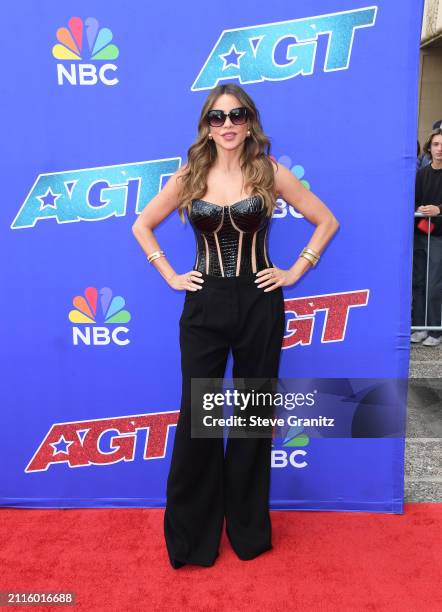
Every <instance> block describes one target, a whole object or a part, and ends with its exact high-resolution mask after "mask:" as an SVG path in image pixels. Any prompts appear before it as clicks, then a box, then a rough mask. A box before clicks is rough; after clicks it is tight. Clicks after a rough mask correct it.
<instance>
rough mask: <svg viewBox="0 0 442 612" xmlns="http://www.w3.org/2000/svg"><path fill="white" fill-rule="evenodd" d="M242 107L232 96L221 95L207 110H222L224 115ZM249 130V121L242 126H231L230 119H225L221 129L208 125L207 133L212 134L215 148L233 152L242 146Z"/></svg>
mask: <svg viewBox="0 0 442 612" xmlns="http://www.w3.org/2000/svg"><path fill="white" fill-rule="evenodd" d="M242 106H243V105H242V104H241V102H240V101H239V100H238V98H236V97H235V96H232V94H223V95H222V96H219V98H217V99H216V100H215V103H214V104H213V105H212V107H211V108H210V109H209V110H222V111H224V112H225V113H228V112H230V111H231V110H232V109H233V108H239V107H242ZM248 129H249V121H248V120H247V121H246V123H244V124H242V125H233V123H232V122H231V120H230V117H226V120H225V123H224V125H222V126H221V127H213V126H211V125H209V133H210V134H212V138H213V141H214V142H215V144H216V146H217V147H220V148H222V149H225V150H229V151H231V150H233V149H236V148H238V147H239V146H242V145H243V142H244V141H245V139H246V137H247V130H248Z"/></svg>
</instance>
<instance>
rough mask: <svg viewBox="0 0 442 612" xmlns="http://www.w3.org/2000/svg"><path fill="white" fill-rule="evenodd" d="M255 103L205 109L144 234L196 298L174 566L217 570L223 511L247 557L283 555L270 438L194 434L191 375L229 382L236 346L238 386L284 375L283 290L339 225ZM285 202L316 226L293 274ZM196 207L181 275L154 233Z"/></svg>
mask: <svg viewBox="0 0 442 612" xmlns="http://www.w3.org/2000/svg"><path fill="white" fill-rule="evenodd" d="M269 153H270V143H269V139H268V138H267V136H266V135H265V134H264V132H263V129H262V126H261V121H260V117H259V112H258V110H257V108H256V106H255V104H254V103H253V101H252V99H251V98H250V96H249V95H248V94H247V93H246V92H245V91H244V89H242V88H241V87H239V86H237V85H234V84H230V83H229V84H225V85H219V86H217V87H215V88H214V89H212V90H211V92H210V93H209V95H208V96H207V98H206V101H205V102H204V105H203V108H202V111H201V115H200V119H199V124H198V136H197V139H196V141H195V143H194V144H193V145H192V146H191V147H190V149H189V150H188V160H187V163H186V164H185V165H184V166H183V167H181V168H180V169H179V170H178V171H177V172H176V173H175V174H174V175H173V176H172V177H171V178H170V180H169V181H168V182H167V184H166V185H165V186H164V188H163V189H162V191H161V192H160V193H159V194H158V195H157V196H155V197H154V198H153V199H152V200H151V202H149V205H148V206H146V207H145V208H144V210H143V212H142V213H141V214H140V215H139V217H138V219H137V221H136V222H135V223H134V225H133V232H134V234H135V237H136V239H137V240H138V242H139V243H140V245H141V247H142V248H143V250H144V252H145V253H146V255H147V256H148V258H151V259H150V261H151V263H152V265H154V266H155V267H156V268H157V270H158V272H159V273H160V274H161V275H162V276H163V278H164V279H165V280H166V282H167V283H168V284H169V285H170V287H172V289H178V290H186V296H185V302H184V309H183V313H182V315H181V318H180V348H181V366H182V399H181V411H180V416H179V419H178V423H177V427H176V431H175V442H174V447H173V453H172V460H171V466H170V471H169V476H168V480H167V503H166V510H165V514H164V535H165V540H166V545H167V551H168V554H169V560H170V563H171V565H172V567H173V568H175V569H177V568H179V567H182V566H183V565H185V564H186V563H192V564H196V565H201V566H211V565H213V564H214V562H215V560H216V557H217V556H218V547H219V541H220V538H221V533H222V527H223V522H224V515H225V518H226V532H227V535H228V538H229V540H230V543H231V545H232V547H233V549H234V551H235V552H236V554H237V555H238V557H239V558H240V559H243V560H249V559H253V558H254V557H256V556H257V555H259V554H261V553H262V552H264V551H266V550H269V549H270V548H272V544H271V522H270V515H269V507H268V498H269V484H270V467H271V465H270V459H271V442H272V440H271V438H270V437H269V436H267V437H265V438H262V437H261V438H241V437H229V438H228V440H227V446H226V450H225V456H224V445H223V440H222V439H219V438H217V439H213V438H197V437H192V436H191V435H190V425H191V422H190V403H191V380H192V378H221V379H222V378H223V377H224V373H225V368H226V362H227V357H228V353H229V350H230V349H231V350H232V355H233V370H232V375H233V378H241V377H265V378H276V377H277V376H278V369H279V358H280V353H281V346H282V340H283V335H284V328H285V315H284V299H283V293H282V289H281V288H282V287H288V286H290V285H293V284H294V283H295V282H296V281H297V280H298V279H299V278H300V277H301V276H302V275H303V274H304V273H305V272H306V271H307V270H308V269H309V268H310V267H311V266H312V265H316V263H317V261H318V259H319V257H320V254H321V252H322V251H323V250H324V248H325V246H326V245H327V243H328V242H329V240H330V239H331V238H332V236H333V234H334V233H335V232H336V230H337V228H338V225H339V224H338V222H337V220H336V218H335V217H334V215H333V214H332V213H331V212H330V211H329V209H328V208H327V207H326V206H325V204H323V203H322V202H321V200H319V198H317V197H316V196H315V195H314V194H313V193H311V192H310V191H309V190H307V189H305V188H304V187H303V185H301V183H300V181H298V179H296V178H295V177H294V175H293V174H292V173H291V172H290V171H289V170H288V169H287V168H285V167H284V166H282V165H280V164H278V163H277V162H276V161H274V159H273V158H272V159H271V158H270V155H269ZM278 195H281V196H282V197H283V198H284V199H285V200H286V201H287V202H288V203H289V204H290V205H292V206H294V205H295V204H296V208H297V210H298V211H300V212H301V213H302V214H303V215H304V216H305V217H306V218H307V219H308V220H309V221H311V222H312V223H314V224H315V225H316V226H317V227H316V229H315V231H314V233H313V235H312V237H311V240H310V241H309V243H308V245H307V250H305V251H303V252H302V255H301V256H299V258H298V259H297V260H296V261H295V262H294V264H293V265H292V266H291V268H290V269H288V270H283V269H281V268H278V267H277V266H275V265H273V264H272V262H271V260H270V254H269V252H268V243H267V237H268V226H269V222H270V219H271V216H272V212H273V210H274V207H275V204H276V198H277V196H278ZM175 209H178V212H179V214H180V217H181V219H182V220H183V221H184V210H186V212H187V215H188V218H189V221H190V223H191V225H192V227H193V230H194V232H195V237H196V245H197V253H196V259H195V264H194V266H193V269H192V270H189V271H188V272H185V273H184V274H178V273H177V272H175V270H174V269H173V268H172V266H171V265H170V263H169V262H168V261H167V259H166V254H165V253H164V252H163V251H161V250H160V245H159V244H158V242H157V241H156V239H155V236H154V234H153V230H154V228H155V227H156V226H157V225H158V224H159V223H160V222H161V221H162V220H163V219H164V218H165V217H167V215H169V214H171V213H172V212H173V211H174V210H175Z"/></svg>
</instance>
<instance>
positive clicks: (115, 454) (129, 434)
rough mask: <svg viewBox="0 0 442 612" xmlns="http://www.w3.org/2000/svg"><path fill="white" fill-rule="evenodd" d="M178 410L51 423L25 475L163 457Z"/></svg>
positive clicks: (176, 419)
mask: <svg viewBox="0 0 442 612" xmlns="http://www.w3.org/2000/svg"><path fill="white" fill-rule="evenodd" d="M179 414H180V413H179V410H176V411H173V412H156V413H149V414H136V415H132V416H123V417H111V418H107V419H96V420H93V421H76V422H73V423H54V425H52V427H51V429H50V430H49V432H48V433H47V434H46V437H45V438H44V440H43V441H42V442H41V444H40V446H39V448H38V449H37V451H36V452H35V454H34V456H33V457H32V459H31V460H30V462H29V463H28V465H27V467H26V469H25V472H27V473H29V472H44V471H46V470H47V469H48V468H49V467H50V466H52V465H56V464H58V463H65V464H67V465H68V467H71V468H79V467H86V466H90V465H113V464H115V463H119V462H120V461H126V462H130V461H135V459H136V456H137V454H138V452H137V451H140V454H141V455H142V458H143V459H144V460H147V459H163V458H164V457H165V456H166V449H167V442H168V435H169V428H170V427H172V426H173V425H176V424H177V422H178V417H179Z"/></svg>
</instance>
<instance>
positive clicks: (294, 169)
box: [273, 155, 310, 219]
mask: <svg viewBox="0 0 442 612" xmlns="http://www.w3.org/2000/svg"><path fill="white" fill-rule="evenodd" d="M277 161H278V163H280V164H281V165H282V166H286V168H288V169H289V170H290V172H291V173H292V174H294V175H295V176H296V178H297V179H298V180H299V181H300V182H301V184H302V185H303V186H304V187H305V188H306V189H310V183H309V182H308V181H306V180H305V179H304V174H305V170H304V167H303V166H300V165H299V164H293V162H292V160H291V158H290V157H289V156H288V155H281V157H279V158H278V160H277ZM277 204H278V208H276V209H275V211H274V213H273V218H274V219H283V218H284V217H286V216H287V213H290V214H291V215H292V216H293V217H295V218H296V219H303V218H304V215H301V213H299V212H298V211H296V210H295V209H294V208H293V206H288V205H287V202H284V200H283V199H281V198H278V201H277Z"/></svg>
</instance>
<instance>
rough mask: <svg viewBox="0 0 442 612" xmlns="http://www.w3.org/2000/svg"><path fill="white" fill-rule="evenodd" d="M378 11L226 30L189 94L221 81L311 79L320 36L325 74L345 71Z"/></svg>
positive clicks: (348, 12)
mask: <svg viewBox="0 0 442 612" xmlns="http://www.w3.org/2000/svg"><path fill="white" fill-rule="evenodd" d="M377 8H378V7H377V6H368V7H365V8H360V9H355V10H349V11H339V12H336V13H327V14H325V15H316V16H315V17H305V18H302V19H292V20H289V21H279V22H275V23H266V24H260V25H255V26H248V27H245V28H236V29H233V30H223V32H222V33H221V35H220V37H219V38H218V40H217V42H216V43H215V46H214V47H213V49H212V51H211V52H210V54H209V56H208V58H207V60H206V62H205V64H204V66H203V67H202V69H201V71H200V73H199V74H198V76H197V78H196V80H195V82H194V83H193V85H192V87H191V90H192V91H198V90H201V89H212V88H213V87H215V86H216V85H217V84H218V81H220V80H221V79H233V78H237V79H239V82H240V83H242V84H244V83H260V82H262V81H283V80H286V79H292V78H294V77H296V76H300V75H301V76H309V75H312V74H313V73H314V71H315V68H316V69H317V66H316V63H317V62H316V52H317V47H318V40H319V38H320V37H324V38H326V42H327V50H326V54H325V60H324V66H323V68H322V70H323V71H324V72H332V71H336V70H347V69H348V67H349V63H350V56H351V51H352V47H353V42H354V38H355V32H356V30H358V29H360V28H369V27H371V26H373V25H374V22H375V20H376V14H377ZM319 70H321V67H320V68H319Z"/></svg>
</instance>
